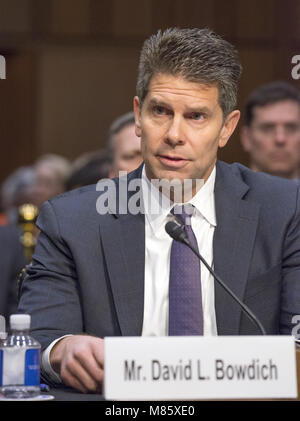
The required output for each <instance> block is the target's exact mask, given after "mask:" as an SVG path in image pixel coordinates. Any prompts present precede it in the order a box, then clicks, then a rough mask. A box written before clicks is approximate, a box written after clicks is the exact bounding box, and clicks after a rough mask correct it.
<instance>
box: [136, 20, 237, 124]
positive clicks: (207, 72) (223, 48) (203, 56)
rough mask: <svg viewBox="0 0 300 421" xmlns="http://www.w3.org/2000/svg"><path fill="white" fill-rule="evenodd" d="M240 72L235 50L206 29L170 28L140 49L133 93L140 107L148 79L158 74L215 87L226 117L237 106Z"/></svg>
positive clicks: (146, 91)
mask: <svg viewBox="0 0 300 421" xmlns="http://www.w3.org/2000/svg"><path fill="white" fill-rule="evenodd" d="M241 71H242V66H241V64H240V62H239V59H238V54H237V51H236V50H235V48H234V47H233V46H232V45H231V44H230V43H229V42H227V41H225V40H224V39H223V38H222V37H220V36H219V35H217V34H215V33H214V32H212V31H211V30H209V29H198V28H194V29H180V28H169V29H166V30H165V31H164V32H162V31H161V30H159V31H158V32H157V34H155V35H152V36H151V37H150V38H148V39H147V40H146V41H145V42H144V45H143V48H142V51H141V55H140V62H139V74H138V80H137V86H136V93H137V96H138V97H139V100H140V103H141V104H142V103H143V101H144V99H145V97H146V95H147V93H148V89H149V84H150V81H151V78H152V77H153V76H154V75H155V74H158V73H162V74H169V75H172V76H180V77H183V78H184V79H186V80H188V81H191V82H197V83H204V84H207V85H217V86H218V89H219V104H220V106H221V108H222V110H223V115H224V117H226V116H227V115H228V114H229V113H230V112H231V111H232V110H234V108H235V106H236V98H237V83H238V79H239V77H240V74H241Z"/></svg>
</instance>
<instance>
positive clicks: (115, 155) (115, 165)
mask: <svg viewBox="0 0 300 421" xmlns="http://www.w3.org/2000/svg"><path fill="white" fill-rule="evenodd" d="M107 147H108V150H109V152H110V153H111V155H112V168H111V171H110V177H118V176H119V171H127V172H128V173H129V172H131V171H133V170H135V169H136V168H138V167H139V166H140V165H141V163H142V161H143V158H142V153H141V139H140V138H139V137H138V136H137V135H136V134H135V120H134V113H133V112H128V113H126V114H123V115H121V116H119V117H118V118H116V119H115V120H114V121H113V122H112V124H111V126H110V128H109V132H108V144H107Z"/></svg>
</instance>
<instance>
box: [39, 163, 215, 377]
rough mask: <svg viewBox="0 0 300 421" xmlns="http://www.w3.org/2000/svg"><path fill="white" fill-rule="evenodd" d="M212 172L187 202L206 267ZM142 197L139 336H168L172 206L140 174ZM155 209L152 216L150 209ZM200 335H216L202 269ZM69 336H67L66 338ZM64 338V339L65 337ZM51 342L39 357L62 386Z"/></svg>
mask: <svg viewBox="0 0 300 421" xmlns="http://www.w3.org/2000/svg"><path fill="white" fill-rule="evenodd" d="M215 178H216V169H215V168H214V169H213V171H212V173H211V174H210V176H209V178H208V180H207V181H206V183H205V184H204V185H203V186H202V187H201V188H200V190H199V191H198V192H197V194H196V195H195V196H194V197H193V198H192V199H191V200H190V201H189V203H191V204H192V205H194V213H193V215H192V218H191V225H192V229H193V231H194V233H195V236H196V239H197V243H198V249H199V252H200V254H201V255H202V256H203V257H204V259H205V260H206V261H207V263H208V264H209V265H210V266H212V265H213V235H214V230H215V227H216V213H215V200H214V185H215ZM142 196H143V203H144V211H145V274H144V275H145V277H144V282H145V286H144V319H143V329H142V336H166V335H168V312H169V293H168V292H169V271H170V253H171V245H172V241H173V240H172V238H171V237H170V236H169V235H168V234H167V233H166V231H165V224H166V222H168V218H169V215H170V210H171V208H172V207H173V205H170V201H169V200H167V199H166V198H165V197H164V196H163V195H162V194H161V193H160V192H159V191H158V189H157V188H156V187H154V186H153V184H152V183H151V182H150V181H149V179H148V178H147V176H146V174H145V167H144V168H143V172H142ZM153 208H154V209H155V213H153V212H151V209H153ZM201 286H202V307H203V322H204V326H203V328H204V329H203V332H204V335H217V325H216V316H215V304H214V279H213V277H212V275H211V274H210V273H209V271H208V270H207V269H206V268H205V267H203V265H201ZM65 336H68V335H65ZM65 336H63V337H65ZM63 337H61V338H58V339H57V340H55V341H53V342H52V343H51V344H50V345H49V346H48V348H47V349H46V350H45V351H44V352H43V354H42V360H41V364H42V368H43V370H44V372H46V373H47V375H48V376H49V377H50V379H51V380H52V381H54V382H57V383H59V382H61V379H60V377H59V376H58V374H57V373H56V372H55V371H54V370H53V369H52V367H51V365H50V358H49V357H50V351H51V349H52V348H53V346H54V345H55V343H56V342H57V341H59V340H60V339H62V338H63Z"/></svg>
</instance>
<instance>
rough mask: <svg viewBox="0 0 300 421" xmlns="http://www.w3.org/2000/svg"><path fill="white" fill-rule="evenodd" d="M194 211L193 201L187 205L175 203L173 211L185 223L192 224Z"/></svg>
mask: <svg viewBox="0 0 300 421" xmlns="http://www.w3.org/2000/svg"><path fill="white" fill-rule="evenodd" d="M193 212H194V206H193V205H192V204H191V203H187V204H185V205H175V206H174V207H173V209H172V210H171V213H172V214H173V215H174V216H176V218H178V219H179V220H180V221H181V222H182V223H183V225H185V226H187V225H189V226H190V225H191V217H192V215H193Z"/></svg>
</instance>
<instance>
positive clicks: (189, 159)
mask: <svg viewBox="0 0 300 421" xmlns="http://www.w3.org/2000/svg"><path fill="white" fill-rule="evenodd" d="M134 110H135V118H136V133H137V135H138V136H140V137H141V145H142V155H143V158H144V161H145V169H146V174H147V177H148V178H149V179H167V180H173V179H175V178H176V179H180V180H181V181H183V180H185V179H204V180H205V181H206V180H207V178H208V177H209V175H210V173H211V171H212V169H213V167H214V165H215V162H216V157H217V151H218V148H219V147H223V146H225V144H226V143H227V141H228V139H229V137H230V135H231V133H232V132H233V130H234V128H235V126H236V124H237V122H238V119H239V111H233V112H232V113H231V114H230V115H229V116H228V117H227V118H226V121H225V123H224V124H223V112H222V109H221V107H220V105H219V103H218V88H217V87H216V86H208V85H203V84H199V83H194V82H189V81H187V80H185V79H183V78H181V77H176V76H172V75H167V74H156V75H154V76H153V77H152V79H151V82H150V85H149V90H148V93H147V95H146V98H145V100H144V102H143V104H142V106H140V103H139V99H138V98H137V97H135V99H134Z"/></svg>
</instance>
